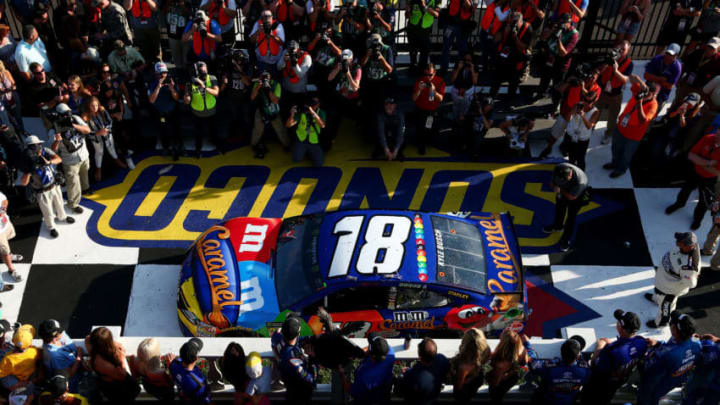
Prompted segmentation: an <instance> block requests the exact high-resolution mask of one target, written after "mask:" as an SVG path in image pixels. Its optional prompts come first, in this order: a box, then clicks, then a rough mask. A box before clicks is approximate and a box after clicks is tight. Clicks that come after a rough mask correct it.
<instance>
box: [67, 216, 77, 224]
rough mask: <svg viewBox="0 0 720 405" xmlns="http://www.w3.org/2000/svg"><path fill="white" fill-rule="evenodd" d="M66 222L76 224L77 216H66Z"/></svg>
mask: <svg viewBox="0 0 720 405" xmlns="http://www.w3.org/2000/svg"><path fill="white" fill-rule="evenodd" d="M65 222H67V223H68V224H74V223H75V218H73V217H67V218H65Z"/></svg>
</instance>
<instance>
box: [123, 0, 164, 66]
mask: <svg viewBox="0 0 720 405" xmlns="http://www.w3.org/2000/svg"><path fill="white" fill-rule="evenodd" d="M122 4H123V7H125V10H126V11H127V12H128V14H130V15H129V17H130V26H131V27H132V30H133V34H135V45H137V46H139V47H140V52H141V53H142V55H143V57H144V58H145V60H147V61H149V62H154V61H155V60H157V59H158V58H159V56H160V55H161V50H160V27H159V25H158V23H159V21H158V10H159V4H158V3H156V2H155V1H154V0H123V2H122Z"/></svg>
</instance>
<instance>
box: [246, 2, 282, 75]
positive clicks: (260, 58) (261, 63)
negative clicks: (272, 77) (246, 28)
mask: <svg viewBox="0 0 720 405" xmlns="http://www.w3.org/2000/svg"><path fill="white" fill-rule="evenodd" d="M250 41H251V42H252V43H254V44H255V56H257V67H258V70H267V71H270V72H276V71H277V70H276V68H275V65H276V64H277V63H278V61H279V60H280V52H282V50H283V49H282V47H283V44H284V43H285V30H284V29H283V25H282V24H281V23H280V22H279V21H275V20H274V19H273V14H272V12H270V10H265V11H263V12H262V15H261V16H260V20H258V21H257V22H256V23H255V25H253V28H252V31H251V32H250Z"/></svg>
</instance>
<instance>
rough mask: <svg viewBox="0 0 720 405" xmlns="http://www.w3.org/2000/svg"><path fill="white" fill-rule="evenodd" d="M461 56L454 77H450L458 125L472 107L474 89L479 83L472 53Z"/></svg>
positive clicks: (451, 95) (453, 73) (451, 93)
mask: <svg viewBox="0 0 720 405" xmlns="http://www.w3.org/2000/svg"><path fill="white" fill-rule="evenodd" d="M461 56H462V57H461V58H460V59H459V60H458V61H457V63H456V64H455V69H453V72H452V75H450V82H451V83H452V86H453V87H452V90H451V91H450V97H451V98H452V103H453V104H452V105H453V119H454V120H455V122H456V123H458V124H459V123H461V122H462V121H463V120H464V118H465V113H466V112H467V110H468V108H469V107H470V100H472V96H473V94H475V90H474V88H475V86H477V83H478V71H477V69H475V64H474V63H473V54H472V52H468V53H466V54H463V55H461ZM471 90H472V91H471Z"/></svg>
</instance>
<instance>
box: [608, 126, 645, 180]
mask: <svg viewBox="0 0 720 405" xmlns="http://www.w3.org/2000/svg"><path fill="white" fill-rule="evenodd" d="M638 145H640V141H633V140H630V139H627V138H625V137H624V136H623V134H621V133H620V131H618V130H617V128H616V129H615V133H614V134H613V139H612V164H613V168H614V170H615V171H616V172H620V173H625V172H626V171H627V169H628V166H630V161H631V160H632V157H633V155H634V154H635V150H636V149H637V147H638Z"/></svg>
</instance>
